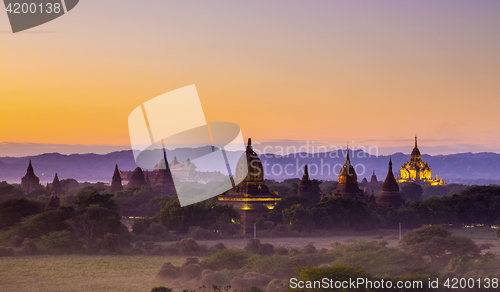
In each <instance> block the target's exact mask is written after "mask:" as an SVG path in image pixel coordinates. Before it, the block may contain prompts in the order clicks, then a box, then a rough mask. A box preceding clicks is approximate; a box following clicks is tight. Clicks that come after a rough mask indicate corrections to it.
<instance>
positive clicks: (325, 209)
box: [312, 196, 380, 231]
mask: <svg viewBox="0 0 500 292" xmlns="http://www.w3.org/2000/svg"><path fill="white" fill-rule="evenodd" d="M312 211H313V214H314V216H313V218H314V222H315V226H316V227H317V228H320V229H354V230H360V231H361V230H368V229H375V228H378V227H379V226H380V220H379V217H378V215H377V213H376V211H375V210H374V208H373V207H372V206H371V205H370V204H369V203H367V202H364V201H362V200H357V199H354V198H352V197H347V196H346V197H331V196H329V197H325V198H323V200H321V202H319V203H318V204H316V205H315V206H314V208H313V209H312Z"/></svg>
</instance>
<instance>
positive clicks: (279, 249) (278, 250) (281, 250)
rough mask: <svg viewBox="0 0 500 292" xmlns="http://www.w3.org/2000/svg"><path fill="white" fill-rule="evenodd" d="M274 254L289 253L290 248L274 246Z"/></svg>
mask: <svg viewBox="0 0 500 292" xmlns="http://www.w3.org/2000/svg"><path fill="white" fill-rule="evenodd" d="M274 254H276V255H288V249H286V247H282V246H278V247H276V248H274Z"/></svg>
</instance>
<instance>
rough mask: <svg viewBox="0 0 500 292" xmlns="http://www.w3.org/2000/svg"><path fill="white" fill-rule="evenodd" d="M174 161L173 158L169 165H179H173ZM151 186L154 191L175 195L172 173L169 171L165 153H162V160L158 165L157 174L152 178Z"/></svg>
mask: <svg viewBox="0 0 500 292" xmlns="http://www.w3.org/2000/svg"><path fill="white" fill-rule="evenodd" d="M176 161H177V158H175V156H174V160H173V161H172V162H171V164H173V165H175V164H179V162H177V163H175V162H176ZM153 186H154V188H155V189H159V190H160V192H161V193H163V194H166V195H174V194H176V190H175V185H174V180H173V178H172V172H171V171H170V167H169V165H168V162H167V154H166V153H165V152H163V160H162V161H161V162H160V164H159V165H158V173H157V174H156V176H155V178H154V183H153Z"/></svg>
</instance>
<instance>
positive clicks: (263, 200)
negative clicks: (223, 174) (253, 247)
mask: <svg viewBox="0 0 500 292" xmlns="http://www.w3.org/2000/svg"><path fill="white" fill-rule="evenodd" d="M245 168H246V169H247V173H246V176H245V177H244V178H242V177H240V178H242V180H241V182H240V183H239V184H238V185H236V186H234V187H233V188H232V189H230V190H229V191H227V192H224V193H222V194H220V195H219V197H218V203H219V204H232V205H233V207H234V208H235V209H236V210H238V211H239V213H240V216H241V230H240V231H241V232H242V233H243V234H249V233H251V232H252V230H253V225H254V223H255V220H256V219H257V218H258V217H259V216H260V215H261V214H263V213H265V212H267V211H269V210H272V209H273V208H274V206H275V205H276V203H277V202H278V201H280V200H281V198H280V197H278V196H277V195H276V194H271V192H270V191H269V188H268V187H267V185H266V182H265V181H264V168H263V167H262V162H261V161H260V159H259V156H258V155H257V154H256V153H255V152H254V151H253V148H252V141H251V139H248V145H247V148H246V151H245V153H243V155H242V156H241V157H240V159H239V161H238V164H237V165H236V173H235V177H236V178H238V176H239V175H242V174H244V173H245V171H244V170H245ZM237 181H240V179H237Z"/></svg>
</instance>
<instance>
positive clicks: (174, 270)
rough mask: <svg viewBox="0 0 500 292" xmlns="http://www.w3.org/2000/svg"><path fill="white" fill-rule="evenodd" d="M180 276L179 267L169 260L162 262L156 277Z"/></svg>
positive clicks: (173, 277) (174, 277)
mask: <svg viewBox="0 0 500 292" xmlns="http://www.w3.org/2000/svg"><path fill="white" fill-rule="evenodd" d="M179 276H180V271H179V268H178V267H176V266H174V265H172V263H171V262H168V263H164V264H163V265H162V266H161V268H160V271H159V272H158V274H156V277H157V278H159V279H177V278H179Z"/></svg>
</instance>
